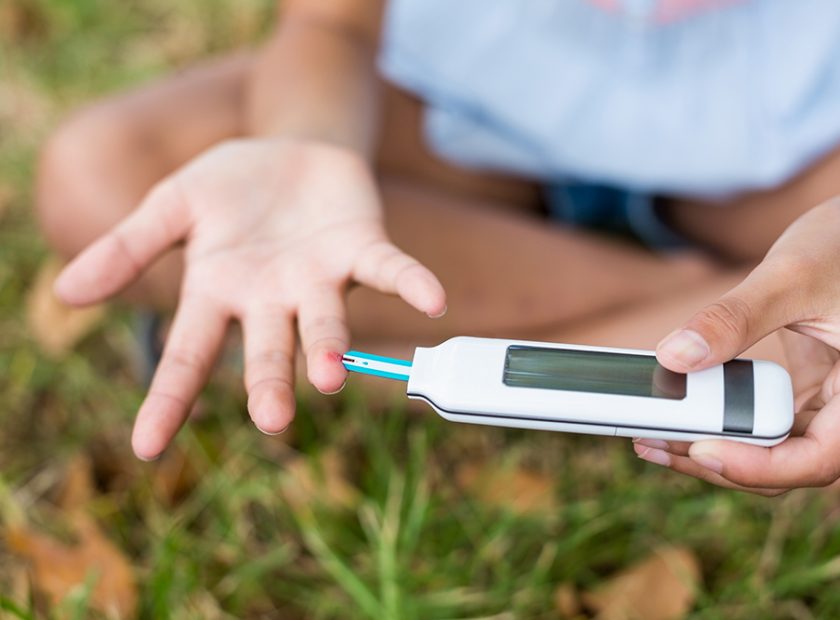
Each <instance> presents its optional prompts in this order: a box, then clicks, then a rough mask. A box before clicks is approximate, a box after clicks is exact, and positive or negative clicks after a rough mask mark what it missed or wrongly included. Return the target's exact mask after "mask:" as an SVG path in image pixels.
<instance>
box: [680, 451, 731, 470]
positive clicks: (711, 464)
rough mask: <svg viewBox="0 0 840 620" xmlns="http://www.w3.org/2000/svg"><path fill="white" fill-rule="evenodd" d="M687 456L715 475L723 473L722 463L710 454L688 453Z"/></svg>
mask: <svg viewBox="0 0 840 620" xmlns="http://www.w3.org/2000/svg"><path fill="white" fill-rule="evenodd" d="M688 456H690V457H691V460H692V461H694V462H695V463H697V464H698V465H700V466H701V467H705V468H706V469H710V470H711V471H713V472H715V473H716V474H719V473H722V472H723V463H721V462H720V461H719V460H718V459H716V458H715V457H713V456H711V455H710V454H691V453H690V452H689V454H688Z"/></svg>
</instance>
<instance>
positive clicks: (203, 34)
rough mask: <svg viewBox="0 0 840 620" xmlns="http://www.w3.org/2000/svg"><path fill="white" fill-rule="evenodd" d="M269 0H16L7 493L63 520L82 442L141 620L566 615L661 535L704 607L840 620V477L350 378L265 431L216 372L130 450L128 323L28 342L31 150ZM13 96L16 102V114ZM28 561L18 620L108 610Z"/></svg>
mask: <svg viewBox="0 0 840 620" xmlns="http://www.w3.org/2000/svg"><path fill="white" fill-rule="evenodd" d="M268 5H269V2H268V1H267V0H248V1H245V2H242V1H239V0H237V2H235V3H234V2H227V3H226V2H222V1H221V0H213V1H209V2H208V1H200V0H184V1H182V2H179V3H177V5H176V4H175V3H171V2H166V1H165V0H143V1H141V0H133V1H127V2H106V1H105V0H76V1H75V2H71V1H70V0H5V3H4V4H2V5H0V9H2V10H0V28H2V29H3V30H0V40H2V41H3V43H2V46H0V71H1V72H2V73H0V85H2V89H3V90H2V91H0V189H2V190H4V191H6V192H8V193H10V195H11V199H10V201H9V203H10V206H9V208H8V209H7V210H6V211H5V213H3V214H2V215H0V218H2V219H0V416H2V417H1V418H0V421H1V422H2V426H0V486H2V487H4V488H6V489H8V493H9V494H10V495H11V496H12V497H14V498H15V501H16V502H18V504H19V505H21V506H23V507H24V508H25V511H26V518H27V519H29V520H30V521H32V522H34V523H36V524H39V525H41V526H43V527H46V528H54V527H55V523H58V522H60V514H58V513H57V512H56V508H55V505H54V503H52V501H51V499H50V498H51V497H52V496H51V494H50V490H51V488H52V486H53V485H54V482H55V481H56V480H57V479H60V477H61V475H62V471H63V470H64V468H65V467H66V465H67V463H68V462H69V461H70V460H72V459H73V458H74V456H75V455H77V454H80V453H82V454H86V455H88V457H89V458H90V459H91V460H92V462H93V468H94V473H95V482H96V486H97V495H96V498H95V500H94V501H93V502H92V503H91V506H90V510H91V511H92V512H93V514H94V515H95V517H96V518H97V520H98V521H99V523H101V524H102V525H103V527H104V528H105V530H106V532H107V534H108V536H109V537H110V538H111V540H113V541H115V542H116V543H117V544H118V545H119V547H120V548H121V549H123V550H124V551H125V553H126V554H127V555H128V556H129V557H130V558H131V561H132V563H133V565H134V566H135V567H136V570H137V575H138V580H139V590H140V610H139V615H140V617H142V618H167V617H172V618H275V617H281V618H304V617H305V618H382V619H386V618H395V619H396V618H399V619H407V620H410V619H412V618H417V619H426V618H479V617H483V618H488V617H493V618H552V617H557V611H556V610H555V603H554V593H555V591H556V589H557V587H558V586H559V585H560V584H573V585H574V587H576V588H578V589H588V588H592V587H595V586H597V585H598V584H599V583H601V582H603V581H604V579H605V578H607V577H608V576H609V575H611V574H613V573H615V571H617V570H619V569H621V568H622V567H626V566H628V565H630V564H631V563H633V562H634V561H636V560H638V559H641V558H643V557H645V556H647V555H648V554H649V553H650V550H651V549H652V548H654V547H657V546H660V545H663V544H675V545H684V546H686V547H688V548H690V549H691V550H693V552H694V553H695V554H696V555H697V557H698V558H699V560H700V562H701V566H702V572H703V583H702V591H701V593H700V596H699V599H698V602H697V605H696V606H695V609H694V610H693V612H692V614H691V617H693V618H709V619H711V618H797V619H798V618H811V617H815V618H836V617H840V587H838V578H840V564H838V562H840V560H838V557H840V528H839V527H838V519H840V510H838V501H837V492H836V491H830V492H809V491H798V492H794V493H791V494H788V495H787V496H785V497H784V498H781V499H775V500H770V499H763V498H758V497H752V496H748V495H744V494H738V493H732V492H727V491H721V490H717V489H713V488H711V487H709V486H707V485H705V484H702V483H699V482H697V481H694V480H689V479H685V478H682V477H678V476H676V475H673V474H671V473H669V472H667V471H662V470H658V469H656V468H655V467H653V466H650V465H646V464H643V463H641V462H640V461H638V460H637V459H636V458H635V457H634V456H633V454H632V451H631V450H630V448H629V446H628V445H627V442H625V441H619V440H604V439H597V438H591V437H572V436H564V435H559V434H556V435H555V434H539V433H532V432H514V431H500V430H495V429H479V428H470V427H464V426H456V425H452V424H448V423H446V422H444V421H443V420H440V419H438V418H437V417H435V416H433V415H431V414H426V415H417V414H413V413H410V412H409V411H408V410H406V409H404V408H402V407H400V406H395V407H391V408H388V409H386V410H385V411H370V410H369V409H368V407H367V406H366V404H365V399H364V394H363V393H361V392H360V391H359V390H358V389H353V386H351V387H350V389H348V390H347V391H346V393H345V394H343V395H342V396H341V397H340V398H336V399H332V400H327V401H325V400H323V399H315V398H302V400H301V403H300V412H299V414H298V418H297V421H296V423H295V426H294V429H293V431H291V432H290V436H284V437H282V438H269V437H264V436H262V435H260V434H259V433H257V432H256V431H255V430H254V429H253V427H252V426H251V425H250V423H249V422H248V421H247V417H246V415H245V414H244V400H243V396H242V393H241V390H240V389H239V388H238V385H237V383H236V381H233V380H231V379H230V377H228V378H226V377H224V376H222V377H220V378H219V379H217V380H216V381H215V382H214V383H213V385H211V386H210V387H209V388H208V390H207V394H206V401H205V402H206V410H207V411H206V413H205V415H204V416H203V417H202V419H200V420H198V421H196V422H195V423H193V424H191V425H190V426H189V427H188V428H187V429H185V430H184V431H183V432H182V433H181V434H180V436H179V438H178V440H177V450H176V452H175V453H174V454H175V455H176V456H170V457H169V460H166V461H164V463H160V464H140V463H138V462H135V461H133V460H132V459H131V457H130V456H128V434H129V429H130V424H131V419H132V412H133V410H134V409H135V408H136V406H137V404H138V403H139V401H140V398H141V396H142V391H141V389H140V388H139V387H138V386H137V384H136V383H135V381H134V380H133V378H132V377H133V374H132V372H131V363H130V360H131V357H132V337H131V323H130V317H129V316H128V315H127V314H125V313H124V312H122V311H120V310H115V311H113V312H112V313H111V314H110V315H109V317H108V319H107V321H106V322H105V323H104V324H103V325H102V326H101V327H100V328H99V329H97V331H96V332H95V333H94V334H93V335H92V336H90V337H89V338H87V339H86V340H85V341H84V342H83V343H82V345H81V346H80V347H79V348H78V349H77V350H76V351H74V352H72V353H71V354H70V355H69V356H68V357H66V358H65V359H63V360H61V361H55V360H52V359H50V358H49V357H47V356H45V355H44V354H43V353H41V351H40V350H39V348H38V346H37V344H36V343H35V342H34V341H33V340H32V338H31V337H30V336H29V335H28V334H27V330H26V325H25V303H24V300H25V297H26V295H27V291H28V290H29V288H30V286H31V283H32V281H33V279H34V276H35V274H36V272H37V270H38V267H39V265H40V264H41V262H42V260H43V259H44V257H45V256H46V249H45V246H44V244H43V242H42V241H41V239H40V238H39V236H38V234H37V231H36V228H35V224H34V221H33V218H32V214H31V203H32V179H33V163H34V157H35V154H36V152H37V148H38V145H39V144H40V142H41V141H42V140H43V138H44V136H45V135H47V133H48V131H49V129H50V127H52V126H54V125H55V123H56V122H57V120H58V119H59V118H60V116H61V114H62V113H63V112H64V111H66V110H67V109H69V108H70V107H72V106H73V105H76V104H77V103H79V102H81V101H84V100H86V99H88V98H90V97H93V96H95V95H97V94H100V93H103V92H107V91H110V90H112V89H115V88H119V87H122V86H126V85H129V84H133V83H136V82H137V81H139V80H142V79H145V78H148V77H150V76H153V75H156V74H160V73H161V72H163V71H165V70H166V69H168V68H170V67H173V66H179V65H182V64H184V63H187V62H189V61H190V60H191V59H194V58H196V57H199V56H201V55H204V54H207V53H212V52H216V51H219V50H221V49H225V48H228V47H231V46H234V45H239V44H242V43H244V42H246V41H249V40H253V39H254V38H255V37H256V36H258V34H259V32H260V30H261V29H262V28H263V25H264V24H265V23H267V21H268V20H266V19H265V17H266V16H267V15H268V14H269V13H270V6H268ZM8 7H12V8H11V9H9V8H8ZM176 7H177V8H176ZM3 11H5V13H3ZM3 20H5V21H3ZM9 93H12V94H13V95H14V98H15V100H16V101H17V102H18V105H16V106H9V105H8V100H7V101H6V103H5V104H4V102H3V101H2V97H3V96H6V97H8V96H9ZM330 453H332V454H338V455H340V457H341V460H342V461H343V463H344V466H345V468H346V470H347V471H346V478H347V486H346V488H344V487H342V488H340V489H338V490H336V489H331V488H330V486H329V484H328V483H327V482H322V483H318V482H317V479H318V477H319V476H320V475H323V476H326V477H328V478H329V477H330V476H334V474H333V473H332V472H331V471H329V469H328V465H327V464H328V461H327V460H326V459H325V458H324V455H326V454H330ZM178 459H180V460H178ZM467 462H481V463H491V464H493V463H502V464H506V465H508V466H522V467H526V468H528V470H529V471H533V472H536V473H537V474H540V475H542V476H545V477H548V479H549V480H550V481H551V489H552V490H551V493H552V494H553V499H554V500H555V501H554V505H555V508H554V509H553V510H550V511H542V512H539V511H538V512H531V513H524V514H517V513H516V512H514V511H511V510H507V509H505V508H504V506H498V505H495V504H494V503H493V502H487V501H482V500H481V499H480V498H477V497H476V496H474V495H472V494H470V493H468V492H466V491H465V489H464V488H463V487H462V486H461V485H459V484H457V483H456V481H455V479H456V478H457V476H456V472H457V471H458V470H459V467H461V466H462V465H463V464H464V463H467ZM167 463H168V465H167ZM166 467H170V468H171V467H174V468H175V470H176V474H177V475H174V476H173V475H172V474H171V473H170V474H165V473H162V472H163V471H164V469H165V468H166ZM301 467H303V468H304V469H303V470H301V469H300V468H301ZM290 468H293V469H292V471H295V472H300V471H306V472H309V473H308V474H307V475H311V476H313V477H314V479H316V482H315V483H313V484H314V488H315V489H316V491H315V492H314V493H313V492H311V491H306V490H305V489H304V491H301V490H300V488H298V493H301V492H303V500H302V501H301V499H300V495H298V501H293V500H290V494H289V489H290V488H292V489H294V488H295V487H294V485H295V484H298V485H299V484H300V482H299V481H297V482H296V481H295V478H293V477H292V478H290V476H289V475H287V474H286V473H285V472H286V471H288V470H289V469H290ZM294 468H297V469H294ZM189 472H192V473H189ZM290 480H291V482H290ZM162 484H166V485H169V487H171V488H169V490H168V491H161V488H160V487H161V485H162ZM290 484H291V485H292V487H290V486H289V485H290ZM173 488H174V490H173ZM307 493H308V495H307ZM292 497H294V496H292ZM20 566H21V564H20V560H19V559H17V558H16V557H15V556H14V555H12V554H11V553H10V552H9V551H8V550H5V549H3V547H2V546H0V610H2V613H3V614H5V616H7V617H17V618H30V617H44V616H45V615H46V616H54V617H79V618H82V617H91V616H92V615H95V614H94V612H93V611H91V610H90V608H89V606H90V593H91V588H92V582H91V581H90V579H95V576H93V577H90V576H82V577H81V579H80V583H79V586H78V588H77V589H75V590H74V591H73V593H72V594H71V595H69V596H68V597H67V600H65V601H64V602H62V603H61V604H60V605H58V606H57V607H55V608H54V609H53V610H52V611H45V610H44V605H43V602H40V601H38V600H31V599H29V598H28V597H24V598H21V597H20V595H19V594H18V593H16V592H17V590H16V589H15V587H14V578H15V575H16V574H17V575H19V574H20Z"/></svg>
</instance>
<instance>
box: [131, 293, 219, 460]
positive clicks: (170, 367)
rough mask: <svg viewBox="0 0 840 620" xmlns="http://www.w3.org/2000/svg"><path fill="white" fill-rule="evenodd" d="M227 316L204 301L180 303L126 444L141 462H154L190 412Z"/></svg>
mask: <svg viewBox="0 0 840 620" xmlns="http://www.w3.org/2000/svg"><path fill="white" fill-rule="evenodd" d="M227 323H228V317H227V315H226V314H225V313H224V312H223V311H222V310H221V309H220V308H218V307H216V306H214V305H213V303H212V302H211V301H209V300H207V299H204V298H200V297H192V296H187V297H185V298H183V299H182V300H181V303H180V305H179V307H178V311H177V313H176V314H175V320H174V322H173V323H172V328H171V330H170V332H169V336H168V337H167V340H166V346H165V347H164V350H163V356H162V357H161V360H160V363H159V364H158V367H157V370H156V371H155V376H154V378H153V379H152V385H151V386H150V388H149V393H148V395H147V396H146V399H145V400H144V401H143V404H142V406H141V407H140V411H139V412H138V414H137V420H136V422H135V423H134V433H133V434H132V438H131V443H132V447H133V448H134V453H135V454H136V455H137V456H138V457H140V458H141V459H145V460H148V459H153V458H156V457H157V456H158V455H159V454H160V453H161V452H163V450H164V449H165V448H166V446H167V445H168V444H169V442H170V441H171V440H172V438H173V437H174V436H175V434H176V433H177V432H178V429H179V428H181V425H182V424H183V423H184V420H186V419H187V416H188V415H189V413H190V410H191V409H192V406H193V404H194V403H195V400H196V398H198V395H199V393H200V392H201V389H202V388H203V387H204V384H205V383H206V382H207V377H208V375H209V374H210V371H211V370H212V368H213V363H214V362H215V360H216V357H217V356H218V353H219V348H220V347H221V344H222V341H223V340H224V336H225V331H226V329H227Z"/></svg>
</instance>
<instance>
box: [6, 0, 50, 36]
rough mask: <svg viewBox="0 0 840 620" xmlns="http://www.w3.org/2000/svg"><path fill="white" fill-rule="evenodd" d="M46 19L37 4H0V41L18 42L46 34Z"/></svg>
mask: <svg viewBox="0 0 840 620" xmlns="http://www.w3.org/2000/svg"><path fill="white" fill-rule="evenodd" d="M46 29H47V25H46V19H45V17H44V15H43V13H42V12H41V10H39V7H38V3H37V2H26V1H24V2H3V3H2V4H0V39H2V40H3V41H8V42H12V43H15V42H20V41H23V40H25V39H27V38H30V37H34V36H40V35H42V34H44V33H45V32H46Z"/></svg>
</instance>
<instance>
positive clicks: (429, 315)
mask: <svg viewBox="0 0 840 620" xmlns="http://www.w3.org/2000/svg"><path fill="white" fill-rule="evenodd" d="M446 310H447V307H446V306H444V307H443V310H441V311H440V313H439V314H431V313H427V314H426V316H427V317H429V318H430V319H439V318H440V317H442V316H443V315H444V314H446Z"/></svg>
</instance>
